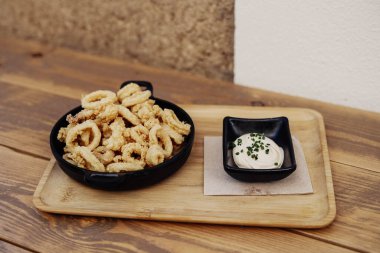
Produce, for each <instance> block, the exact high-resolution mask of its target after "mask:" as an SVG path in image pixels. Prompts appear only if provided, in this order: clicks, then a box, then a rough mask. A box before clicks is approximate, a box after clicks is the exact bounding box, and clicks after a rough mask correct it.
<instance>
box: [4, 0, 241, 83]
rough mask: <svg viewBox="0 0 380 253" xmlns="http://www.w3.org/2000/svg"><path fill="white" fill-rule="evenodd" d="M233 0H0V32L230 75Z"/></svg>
mask: <svg viewBox="0 0 380 253" xmlns="http://www.w3.org/2000/svg"><path fill="white" fill-rule="evenodd" d="M233 9H234V1H233V0H221V1H215V0H191V1H176V0H160V1H158V0H157V1H154V0H150V1H149V0H129V1H128V0H113V1H102V0H78V1H63V0H62V1H59V0H35V1H30V0H12V1H9V0H0V36H9V35H12V36H17V37H19V38H25V39H34V40H38V41H41V42H46V43H48V44H50V45H53V46H65V47H70V48H74V49H78V50H81V51H85V52H89V53H95V54H100V55H107V56H111V57H115V58H120V59H124V60H133V61H138V62H141V63H144V64H148V65H152V66H158V67H167V68H175V69H178V70H183V71H190V72H193V73H197V74H201V75H205V76H207V77H212V78H218V79H224V80H232V75H233V74H232V71H233V31H234V17H233V15H234V14H233Z"/></svg>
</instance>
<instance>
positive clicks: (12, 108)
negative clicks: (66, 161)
mask: <svg viewBox="0 0 380 253" xmlns="http://www.w3.org/2000/svg"><path fill="white" fill-rule="evenodd" d="M36 55H38V56H39V57H34V56H36ZM127 79H145V80H150V81H152V82H153V83H154V85H155V94H156V95H157V96H158V97H162V98H164V99H168V100H171V101H173V102H176V103H178V102H179V103H201V104H205V103H208V104H236V105H255V106H273V105H277V106H295V107H297V106H299V107H309V108H313V109H316V110H317V111H319V112H321V113H322V115H323V117H324V119H325V124H326V130H327V141H328V147H329V153H330V159H331V161H332V162H331V164H332V172H333V180H334V188H335V194H336V201H337V218H336V220H335V221H334V223H333V224H332V225H331V226H329V227H328V228H325V229H321V230H312V231H311V230H297V231H294V230H291V231H290V232H289V233H297V234H298V235H300V234H302V235H305V236H308V237H312V238H316V239H318V240H321V241H324V242H327V243H331V244H335V245H340V246H342V247H346V248H351V249H355V250H359V251H368V252H370V251H372V252H376V251H378V249H379V248H380V243H379V241H380V240H379V232H378V229H377V228H378V220H379V217H378V214H379V210H378V207H379V194H378V190H377V189H378V188H379V180H380V179H379V177H378V174H377V172H379V171H380V152H379V147H380V128H379V127H378V126H379V125H380V116H379V114H376V113H370V112H365V111H361V110H356V109H351V108H347V107H341V106H334V105H331V104H326V103H321V102H317V101H313V100H308V99H303V98H298V97H292V96H286V95H282V94H277V93H273V92H268V91H263V90H259V89H249V88H244V87H240V86H237V85H233V84H232V83H226V82H221V81H215V80H209V79H204V78H200V77H195V76H192V75H189V74H186V73H180V72H174V71H169V70H162V69H160V70H159V69H154V68H149V67H146V66H142V65H137V64H130V63H125V62H121V61H117V60H112V59H108V58H102V57H95V56H91V55H86V54H81V53H77V52H74V51H70V50H66V49H60V48H51V47H47V46H44V45H41V44H38V43H33V42H25V41H19V40H13V39H4V38H1V39H0V81H2V82H1V83H0V90H1V91H0V97H1V99H0V107H1V108H0V145H7V146H9V147H11V148H12V149H14V150H17V152H18V153H19V154H18V155H20V156H18V155H17V156H11V155H10V154H12V152H14V151H12V150H9V149H6V150H8V151H9V152H10V153H4V152H2V154H4V156H5V157H6V158H3V159H2V160H4V161H2V162H3V163H2V165H1V168H2V178H1V187H2V188H1V190H2V191H1V193H0V196H1V197H0V201H6V202H5V203H8V202H9V206H8V208H11V207H12V208H11V209H10V213H11V214H9V216H10V217H11V218H7V216H5V215H4V214H3V212H1V214H0V228H1V229H0V233H1V236H0V237H3V238H4V237H6V238H8V239H9V241H12V242H13V241H15V242H18V243H20V245H31V243H30V240H32V241H33V244H32V245H34V249H36V250H37V249H39V251H49V252H51V251H53V250H54V249H56V247H57V244H61V245H60V246H61V247H62V250H66V251H70V249H72V248H73V247H74V249H75V247H78V251H81V250H82V251H81V252H83V251H94V252H95V251H96V249H99V248H100V247H110V245H116V247H117V250H113V249H110V250H109V251H113V252H114V251H126V252H128V251H131V250H134V251H138V250H136V247H137V248H138V249H139V250H140V251H141V250H142V249H144V251H149V250H148V249H150V251H153V250H155V251H157V252H159V250H160V249H161V248H162V250H161V251H186V250H188V251H191V252H194V251H197V250H198V251H199V252H211V251H220V252H232V251H233V250H236V251H247V252H252V251H263V252H267V251H284V252H290V251H292V252H294V251H308V250H310V251H338V250H340V249H341V248H339V247H335V246H331V245H330V247H328V246H326V245H325V244H324V243H322V244H319V243H318V244H316V243H315V242H314V240H308V239H305V238H304V236H293V235H292V234H287V233H285V232H284V231H283V230H277V229H263V230H262V229H258V228H240V227H224V226H215V225H195V224H175V223H165V222H139V221H123V220H113V219H100V218H99V219H98V218H76V217H71V216H60V215H45V214H40V213H38V212H37V211H36V210H35V209H34V208H32V202H31V195H32V192H33V191H34V187H35V185H36V184H37V182H38V180H39V177H40V176H41V174H42V170H41V169H42V168H43V167H44V166H46V163H47V161H45V162H43V163H39V162H37V161H38V160H40V159H38V158H36V157H43V158H44V159H46V158H49V157H50V150H49V146H48V134H49V131H50V128H51V126H52V124H53V123H54V122H55V120H56V119H57V118H58V117H59V116H61V115H62V114H63V113H64V112H66V111H67V110H68V109H69V108H71V107H73V106H76V105H78V100H77V98H79V97H80V93H83V92H89V91H92V90H95V89H99V88H108V89H115V87H117V86H118V84H119V83H121V82H122V81H124V80H127ZM4 87H5V88H6V90H5V89H3V88H4ZM20 101H23V102H20ZM40 101H42V102H40ZM46 114H47V115H48V116H46ZM20 153H24V154H29V155H31V156H32V157H29V158H28V159H21V158H20V157H24V156H25V155H23V154H20ZM26 157H28V156H26ZM19 159H21V160H22V161H23V162H24V163H25V164H19V165H18V167H17V166H16V167H15V166H14V165H15V164H16V163H15V162H16V161H17V160H19ZM33 163H35V164H33ZM5 164H6V165H7V166H8V168H9V167H11V168H13V170H8V172H7V173H5V172H3V171H4V170H5V169H4V168H5V167H6V166H5ZM30 164H32V165H33V166H32V167H33V169H30V168H31V167H30ZM41 164H42V165H41ZM349 165H350V166H349ZM25 168H29V170H27V171H28V173H27V174H21V176H20V175H19V171H24V170H25ZM14 169H15V170H14ZM31 182H32V187H31V186H28V185H29V184H30V183H31ZM25 188H27V190H25ZM20 201H21V202H20ZM2 203H4V202H2ZM2 203H1V205H0V208H3V207H4V206H5V205H3V204H2ZM20 203H22V204H20ZM19 206H21V207H19ZM2 210H3V209H2ZM24 216H26V217H28V218H29V219H24ZM108 223H110V224H111V225H110V226H111V227H112V229H109V230H110V231H108V232H107V233H105V235H103V234H102V233H100V235H98V234H99V233H98V232H97V231H99V230H96V228H99V227H101V228H103V227H108V225H109V224H108ZM25 224H28V225H25ZM99 224H100V225H99ZM105 224H108V225H105ZM100 230H101V229H100ZM41 231H42V232H41ZM77 231H80V232H77ZM125 231H127V232H125ZM135 231H138V232H135ZM152 231H153V232H152ZM284 233H285V234H284ZM231 234H232V235H233V236H232V238H233V239H231V240H229V239H230V238H231ZM147 235H149V236H147ZM163 235H165V239H162V237H163ZM30 236H32V239H31V238H30ZM75 236H77V237H76V238H74V237H75ZM102 236H104V238H103V237H102ZM36 237H37V239H36ZM42 237H44V238H42ZM66 237H69V239H67V238H66ZM167 237H170V238H169V239H167ZM268 239H269V240H268ZM274 242H275V243H274ZM65 243H67V244H71V245H73V246H72V247H68V246H65ZM155 243H156V244H158V245H160V247H158V248H151V247H150V245H152V244H153V245H154V244H155ZM253 243H257V245H256V244H253ZM327 243H326V244H327ZM16 244H17V243H16ZM94 245H96V246H94ZM119 245H122V246H119ZM131 245H132V246H131ZM145 245H147V246H146V247H145ZM239 245H240V246H239ZM54 247H55V248H54ZM97 247H98V248H97ZM314 247H321V250H318V248H314ZM85 249H86V250H85Z"/></svg>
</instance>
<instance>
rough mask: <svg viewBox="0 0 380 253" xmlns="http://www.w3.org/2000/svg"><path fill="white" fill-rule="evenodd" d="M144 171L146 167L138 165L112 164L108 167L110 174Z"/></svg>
mask: <svg viewBox="0 0 380 253" xmlns="http://www.w3.org/2000/svg"><path fill="white" fill-rule="evenodd" d="M143 169H144V167H142V166H141V165H140V164H138V163H111V164H108V165H107V171H108V172H122V171H137V170H143Z"/></svg>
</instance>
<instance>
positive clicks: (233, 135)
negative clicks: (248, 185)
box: [223, 117, 297, 182]
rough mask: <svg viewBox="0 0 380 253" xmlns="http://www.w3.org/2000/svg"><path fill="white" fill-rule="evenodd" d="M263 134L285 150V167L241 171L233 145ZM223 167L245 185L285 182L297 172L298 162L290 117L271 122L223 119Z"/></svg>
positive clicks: (242, 169) (265, 120)
mask: <svg viewBox="0 0 380 253" xmlns="http://www.w3.org/2000/svg"><path fill="white" fill-rule="evenodd" d="M247 133H263V134H264V135H265V136H266V137H269V138H271V139H272V140H273V141H274V142H275V143H276V144H277V145H278V146H280V147H281V148H282V149H283V150H284V162H283V164H282V166H281V168H272V169H249V168H239V167H238V166H237V165H236V164H235V162H234V159H233V155H232V149H233V142H234V141H235V140H236V139H237V138H238V137H240V136H242V135H243V134H247ZM223 166H224V170H225V171H226V172H227V173H228V174H229V175H230V176H231V177H233V178H235V179H237V180H240V181H245V182H269V181H275V180H280V179H283V178H285V177H287V176H289V175H290V174H292V173H293V172H294V171H295V170H296V167H297V165H296V159H295V157H294V149H293V143H292V137H291V134H290V129H289V121H288V119H287V118H286V117H278V118H268V119H243V118H234V117H225V118H224V120H223Z"/></svg>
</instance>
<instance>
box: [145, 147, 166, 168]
mask: <svg viewBox="0 0 380 253" xmlns="http://www.w3.org/2000/svg"><path fill="white" fill-rule="evenodd" d="M164 159H165V155H164V150H163V149H162V147H161V146H160V145H158V144H156V145H152V146H150V147H149V149H148V151H147V152H146V163H147V164H148V165H149V166H155V165H158V164H160V163H163V162H164Z"/></svg>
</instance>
